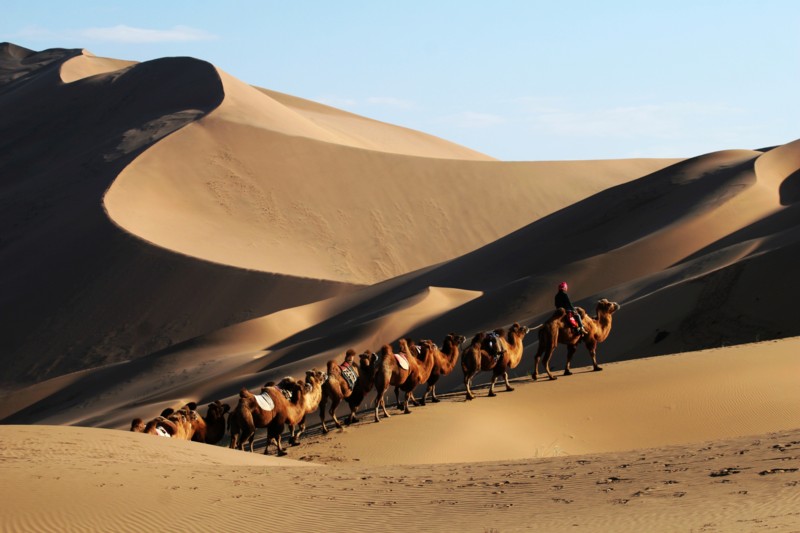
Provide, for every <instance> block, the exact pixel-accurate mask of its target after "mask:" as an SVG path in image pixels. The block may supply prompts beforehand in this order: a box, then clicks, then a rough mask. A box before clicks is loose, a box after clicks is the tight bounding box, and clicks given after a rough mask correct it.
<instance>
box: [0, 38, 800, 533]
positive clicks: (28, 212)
mask: <svg viewBox="0 0 800 533" xmlns="http://www.w3.org/2000/svg"><path fill="white" fill-rule="evenodd" d="M0 116H2V117H3V118H2V120H0V139H2V150H0V174H2V176H3V178H4V181H3V185H2V188H0V197H1V198H2V199H3V200H4V201H3V205H4V209H3V210H0V227H2V228H3V231H2V234H1V235H0V264H2V265H3V267H2V268H3V276H2V277H0V305H1V306H2V308H3V309H7V310H10V312H9V313H7V314H6V316H4V320H3V322H2V325H1V326H0V335H2V338H3V349H2V350H0V363H2V365H3V368H4V372H3V374H2V375H0V386H2V391H3V397H2V401H1V402H0V420H1V421H2V422H3V423H4V424H17V425H13V426H0V457H1V458H2V460H0V462H2V463H3V477H4V480H6V483H4V484H3V489H2V494H0V501H4V502H6V504H5V505H4V507H3V512H2V525H1V526H0V527H2V529H4V530H64V529H75V530H98V529H105V530H122V531H132V530H135V531H139V530H142V529H151V528H155V527H158V528H159V529H164V530H187V529H191V530H197V531H219V530H231V529H239V528H244V527H252V523H253V522H252V521H253V517H254V516H257V517H259V518H260V519H263V517H264V516H267V515H270V513H271V511H273V510H274V509H275V508H276V505H280V508H281V516H293V517H296V518H297V520H295V521H292V522H291V528H292V529H293V530H295V529H296V530H300V531H319V530H323V529H324V530H329V531H340V530H351V529H352V523H353V517H352V516H348V515H347V514H346V513H340V512H338V511H339V510H341V509H342V508H347V509H350V510H352V511H353V512H354V514H355V515H356V516H357V523H360V524H372V525H373V529H374V528H377V529H378V530H385V529H390V528H391V529H396V528H397V527H399V526H398V524H401V523H402V524H403V525H404V526H405V527H409V526H410V527H411V528H412V529H415V530H430V531H453V530H466V531H516V530H522V529H527V528H529V527H531V526H532V525H533V524H539V523H541V524H546V529H547V530H548V531H561V530H566V529H570V530H575V529H585V530H590V531H598V530H599V531H608V530H615V531H642V530H658V531H689V530H703V529H705V530H720V531H723V530H724V531H752V530H755V529H757V528H759V527H765V528H772V529H775V530H780V531H792V530H797V529H798V527H800V515H798V514H797V511H796V509H797V504H798V496H797V494H798V493H797V491H796V487H797V483H798V482H799V481H800V479H799V478H798V476H799V475H800V474H798V471H797V468H798V467H800V465H798V464H797V463H798V460H800V459H798V456H797V451H796V450H797V447H798V446H800V435H799V434H798V428H799V427H800V410H799V409H798V406H799V405H800V402H798V400H800V398H798V396H797V395H798V391H800V389H799V388H798V387H797V386H796V384H797V383H796V381H797V375H798V370H800V368H798V366H797V361H796V357H794V354H795V353H796V351H797V348H798V339H800V326H799V325H798V324H800V323H798V322H797V321H796V320H795V319H794V313H793V312H792V309H793V306H794V305H795V303H796V301H797V296H798V286H797V284H796V283H795V270H796V268H795V265H797V264H798V260H800V237H798V235H800V233H798V231H797V228H798V225H800V210H799V209H798V207H797V205H798V203H797V199H798V198H800V193H799V191H800V185H798V184H800V181H798V178H797V176H798V172H800V141H794V142H788V143H787V144H784V145H781V146H776V147H773V148H769V149H766V148H765V149H759V150H753V149H748V148H747V147H731V149H730V150H724V151H720V152H715V153H711V154H700V155H697V156H696V157H691V158H689V159H682V160H678V159H673V160H654V159H636V160H607V161H545V162H504V161H497V160H495V159H494V158H492V157H491V155H485V154H481V153H478V152H476V151H474V150H472V149H470V148H467V147H462V146H458V145H456V144H454V143H451V142H449V141H446V140H444V139H438V138H436V137H433V136H431V135H428V134H425V133H423V132H417V131H413V130H410V129H407V128H401V127H397V126H394V125H391V124H386V123H382V122H379V121H375V120H372V119H369V118H366V117H360V116H357V115H354V114H352V113H348V112H345V111H342V110H338V109H334V108H332V107H329V106H325V105H322V104H319V103H316V102H311V101H308V100H303V99H301V98H297V97H294V96H291V95H286V94H282V93H279V92H275V91H272V90H269V89H262V88H257V87H253V86H250V85H247V84H246V83H245V82H244V81H242V80H237V79H235V78H234V77H232V76H230V75H228V74H227V73H225V72H223V71H222V70H220V69H218V68H217V67H215V66H214V65H211V64H209V63H207V62H205V61H202V60H198V59H194V58H164V59H157V60H154V61H148V62H144V63H136V62H132V61H126V60H119V59H112V58H101V57H96V56H94V55H92V54H91V53H90V52H88V51H86V50H68V49H53V50H45V51H41V52H35V51H32V50H27V49H25V48H22V47H19V46H16V45H13V44H9V43H3V44H0ZM565 279H566V280H568V281H569V283H570V285H571V291H570V295H571V297H572V300H573V302H575V303H577V304H578V305H581V306H583V307H585V308H586V309H587V310H588V311H589V312H590V313H591V312H593V311H594V307H595V304H596V302H597V300H599V299H600V298H608V299H610V300H613V301H616V302H618V303H620V304H622V308H621V309H620V310H619V311H618V312H617V313H615V315H614V318H613V328H612V331H611V334H610V335H609V337H608V339H607V340H606V341H605V342H603V343H602V344H601V345H600V347H599V350H598V357H599V359H600V362H601V364H602V365H603V366H604V367H605V371H604V372H602V373H591V372H586V371H583V370H584V369H582V370H581V371H579V372H576V375H574V376H572V377H570V378H565V379H559V380H557V381H554V382H549V381H547V382H542V381H541V380H540V382H537V383H533V382H532V381H531V380H530V378H529V374H530V372H531V370H532V366H533V355H534V353H535V352H536V350H537V348H538V337H537V327H538V326H539V325H540V324H541V323H542V322H543V321H544V320H546V319H547V318H548V317H549V316H550V315H551V314H552V305H553V293H554V292H555V289H554V287H555V286H556V284H557V283H558V282H559V281H561V280H565ZM514 322H518V323H520V324H522V325H526V326H530V327H532V328H533V331H532V332H531V333H530V334H528V336H527V337H526V339H525V341H524V353H523V357H522V361H521V364H520V365H519V366H518V367H516V368H514V369H511V371H510V375H511V377H512V378H513V380H514V384H515V385H514V386H515V387H516V390H515V391H514V392H510V393H500V394H499V396H498V397H497V398H491V399H489V398H485V397H479V398H478V399H476V400H474V401H472V402H466V401H465V400H464V399H463V383H462V375H461V371H460V369H456V371H455V372H453V373H451V374H450V375H448V376H446V377H444V378H442V380H441V381H440V382H439V384H438V385H437V390H438V391H439V393H440V395H444V396H445V400H444V401H443V402H442V403H439V404H436V405H429V406H426V407H424V408H414V409H413V414H412V415H409V416H393V417H392V418H391V419H388V420H385V421H382V422H381V423H380V424H375V423H374V422H372V421H371V417H370V416H369V413H368V412H365V415H364V416H362V421H361V422H359V423H358V424H356V425H354V426H351V427H348V428H346V429H344V430H342V431H334V432H332V433H330V434H328V435H326V436H322V435H321V434H320V431H319V428H318V427H317V426H316V425H315V424H316V422H317V417H316V414H313V415H311V417H310V423H311V424H312V427H311V428H310V431H309V434H308V435H307V437H306V439H305V442H303V443H302V444H301V445H300V446H299V447H294V448H291V449H290V457H292V458H296V459H299V458H302V459H304V461H305V462H302V463H298V462H295V461H279V460H277V459H276V458H273V457H266V458H265V457H262V456H261V455H260V454H246V453H242V452H236V451H230V450H227V449H225V448H221V447H213V446H208V445H200V444H194V443H181V442H173V441H171V440H167V439H158V438H155V437H150V436H144V435H138V434H131V433H129V432H127V431H124V432H123V431H109V430H108V429H98V428H111V429H126V428H127V427H129V424H130V421H131V419H132V418H134V417H142V418H151V417H153V416H155V415H157V414H158V413H159V412H160V411H161V410H162V409H164V408H166V407H172V408H178V407H180V406H182V405H184V404H185V403H187V402H190V401H195V402H198V403H199V404H201V405H203V404H206V403H208V402H211V401H213V400H217V399H219V400H222V401H225V402H227V403H228V404H229V405H231V406H233V405H235V403H236V401H237V400H238V392H239V390H240V389H241V388H242V387H246V388H249V389H252V390H255V389H257V388H259V387H260V386H261V385H263V384H264V383H265V382H268V381H277V380H279V379H280V378H282V377H284V376H295V377H300V376H302V375H304V372H305V371H306V370H308V369H310V368H312V367H316V368H324V367H325V364H326V362H327V361H328V360H329V359H336V360H340V359H341V358H342V356H343V354H344V352H345V351H346V350H348V349H350V348H353V349H356V350H358V351H363V350H370V351H374V350H377V349H378V348H379V347H380V346H381V345H383V344H385V343H395V346H396V341H397V340H398V339H399V338H401V337H406V336H408V337H411V338H415V339H421V338H430V339H433V340H435V341H437V342H438V341H440V340H441V339H442V338H443V337H444V335H445V334H447V333H448V332H456V333H459V334H462V335H465V336H466V337H468V338H471V337H472V335H474V334H475V333H477V332H481V331H487V330H490V329H494V328H497V327H507V326H509V325H510V324H512V323H514ZM564 353H565V349H564V348H563V347H560V348H559V349H558V350H557V351H556V352H555V355H554V362H553V367H554V368H555V369H560V368H563V363H564ZM653 356H662V357H653ZM588 361H589V360H588V357H587V355H586V351H585V348H583V347H580V348H579V350H578V353H577V355H576V358H575V361H574V366H576V367H582V366H583V365H586V364H587V363H588ZM556 373H557V374H560V372H556ZM488 379H489V375H488V373H485V374H483V375H481V376H480V377H479V378H478V380H477V384H478V386H479V387H480V386H482V385H483V384H485V383H486V382H487V380H488ZM500 389H502V387H500ZM483 394H485V390H484V389H479V396H480V395H483ZM372 402H374V392H373V393H371V394H370V395H369V396H368V399H367V403H366V404H365V405H369V404H371V403H372ZM202 410H203V409H201V411H202ZM344 411H345V409H344V408H341V411H340V414H341V415H343V414H344ZM30 424H40V425H39V426H32V425H30ZM72 426H82V427H72ZM261 437H263V436H261ZM258 442H259V444H260V446H262V447H263V444H264V443H263V439H262V440H259V441H258ZM309 461H310V462H311V463H313V464H311V465H308V462H309ZM295 466H306V468H294V467H295ZM76 495H79V496H77V497H76ZM43 501H46V502H47V505H44V506H43V505H42V502H43ZM676 510H679V512H677V513H676V512H675V511H676ZM272 514H274V513H272ZM270 516H271V515H270ZM270 523H271V522H270ZM287 524H288V523H287ZM576 526H577V527H576ZM277 527H278V528H279V529H280V528H282V527H283V528H288V527H289V526H288V525H284V524H283V523H281V524H280V525H278V526H277Z"/></svg>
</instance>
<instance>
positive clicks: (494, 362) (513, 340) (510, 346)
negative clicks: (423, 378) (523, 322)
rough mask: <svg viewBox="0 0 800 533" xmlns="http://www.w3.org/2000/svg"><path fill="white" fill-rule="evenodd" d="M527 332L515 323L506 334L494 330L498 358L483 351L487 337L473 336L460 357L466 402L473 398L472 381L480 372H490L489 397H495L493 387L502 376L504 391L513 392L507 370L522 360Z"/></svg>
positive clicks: (524, 327) (481, 334)
mask: <svg viewBox="0 0 800 533" xmlns="http://www.w3.org/2000/svg"><path fill="white" fill-rule="evenodd" d="M529 331H530V330H529V329H528V327H527V326H520V325H519V324H517V323H516V322H515V323H514V324H512V326H511V327H510V328H509V330H508V333H507V334H504V332H503V330H502V329H498V330H495V333H496V334H497V342H498V344H499V351H500V355H499V356H498V357H494V356H492V355H491V354H490V353H489V352H487V351H486V350H485V349H484V347H485V343H486V340H487V338H488V336H487V335H485V334H483V333H479V334H477V335H475V337H474V338H473V339H472V343H471V344H470V346H469V347H468V348H467V349H466V350H464V354H463V355H462V356H461V369H462V370H463V371H464V386H465V387H466V389H467V396H466V397H467V400H472V399H473V398H475V394H473V392H472V389H471V384H472V379H473V378H474V377H475V375H476V374H477V373H478V372H481V371H487V370H491V371H492V382H491V385H490V386H489V396H496V394H495V392H494V385H495V383H496V382H497V378H499V377H500V376H503V379H504V381H505V384H506V391H509V392H510V391H513V390H514V388H513V387H512V386H511V385H510V384H509V382H508V370H509V369H511V368H516V367H517V365H519V363H520V361H521V360H522V352H523V343H522V341H523V340H524V339H525V335H527V334H528V332H529Z"/></svg>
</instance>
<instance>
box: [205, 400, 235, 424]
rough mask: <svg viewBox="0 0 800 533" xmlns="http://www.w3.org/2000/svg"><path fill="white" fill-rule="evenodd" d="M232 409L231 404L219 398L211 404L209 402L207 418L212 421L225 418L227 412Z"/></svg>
mask: <svg viewBox="0 0 800 533" xmlns="http://www.w3.org/2000/svg"><path fill="white" fill-rule="evenodd" d="M230 410H231V406H230V405H228V404H227V403H222V402H220V401H219V400H214V401H213V402H211V403H210V404H208V410H207V411H206V420H207V421H209V422H211V421H214V420H223V419H224V418H225V413H227V412H228V411H230Z"/></svg>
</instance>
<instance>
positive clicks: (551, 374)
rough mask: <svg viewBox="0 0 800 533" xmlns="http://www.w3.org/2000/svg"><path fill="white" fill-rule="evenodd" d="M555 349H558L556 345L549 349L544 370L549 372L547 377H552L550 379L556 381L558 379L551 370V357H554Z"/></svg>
mask: <svg viewBox="0 0 800 533" xmlns="http://www.w3.org/2000/svg"><path fill="white" fill-rule="evenodd" d="M554 351H556V347H555V346H550V349H549V350H548V351H547V357H545V358H544V371H545V372H547V377H548V378H549V379H550V381H555V380H556V379H558V378H556V377H555V376H554V375H553V373H552V372H551V371H550V359H551V358H552V357H553V352H554Z"/></svg>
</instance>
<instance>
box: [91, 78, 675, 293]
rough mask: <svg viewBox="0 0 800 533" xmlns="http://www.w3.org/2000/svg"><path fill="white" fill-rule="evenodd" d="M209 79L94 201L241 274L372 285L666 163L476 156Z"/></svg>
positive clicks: (164, 241)
mask: <svg viewBox="0 0 800 533" xmlns="http://www.w3.org/2000/svg"><path fill="white" fill-rule="evenodd" d="M220 76H221V78H222V80H223V85H224V90H225V99H224V100H223V102H222V104H221V105H220V106H219V107H218V108H217V109H215V110H214V111H212V112H211V113H209V114H208V115H207V116H206V117H204V118H202V119H200V120H199V121H197V122H195V123H193V124H190V125H189V126H187V127H184V128H182V129H181V130H180V131H178V132H175V133H174V134H172V135H170V136H169V137H168V138H166V139H163V140H161V141H160V142H158V143H157V144H155V145H154V146H152V147H151V148H150V149H148V150H147V151H146V152H145V153H144V154H143V155H142V156H140V157H139V158H137V159H136V160H135V161H134V162H133V163H132V164H130V165H129V166H128V167H127V168H126V169H125V170H124V171H123V172H122V173H121V174H120V176H119V177H118V178H117V180H116V181H115V182H114V184H113V186H112V187H111V188H110V189H109V191H108V193H107V194H106V196H105V200H104V202H105V206H106V208H107V209H108V212H109V214H110V216H111V217H112V218H113V219H114V220H115V221H116V222H117V223H118V224H120V225H121V226H122V227H124V228H125V229H127V230H128V231H130V232H132V233H134V234H136V235H138V236H140V237H142V238H144V239H146V240H148V241H150V242H152V243H155V244H157V245H160V246H163V247H165V248H169V249H171V250H175V251H178V252H181V253H184V254H187V255H190V256H195V257H199V258H203V259H207V260H210V261H214V262H218V263H223V264H227V265H232V266H237V267H242V268H247V269H253V270H260V271H265V272H276V273H284V274H291V275H297V276H303V277H309V278H317V279H327V280H337V281H346V282H351V283H362V284H369V283H374V282H376V281H380V280H383V279H387V278H390V277H394V276H397V275H400V274H403V273H406V272H409V271H412V270H415V269H418V268H422V267H425V266H428V265H431V264H435V263H438V262H441V261H444V260H448V259H451V258H453V257H456V256H458V255H461V254H463V253H465V252H468V251H470V250H473V249H475V248H477V247H479V246H481V245H483V244H486V243H488V242H491V241H492V240H495V239H497V238H498V237H500V236H502V235H504V234H506V233H508V232H510V231H513V230H515V229H517V228H519V227H521V226H523V225H525V224H527V223H529V222H531V221H532V220H535V219H536V218H538V217H541V216H543V215H546V214H548V213H550V212H553V211H554V210H557V209H558V208H559V207H563V206H565V205H569V204H570V203H572V202H574V201H576V200H577V199H580V198H583V197H584V196H586V195H588V194H591V193H593V192H597V191H599V190H602V189H604V188H607V187H608V186H610V185H614V184H618V183H621V182H625V181H629V180H631V179H635V178H637V177H639V176H642V175H644V174H647V173H649V172H651V171H653V170H656V169H659V168H662V167H664V166H665V165H667V164H669V163H671V162H674V160H628V161H599V162H591V163H590V162H544V163H502V162H496V161H486V160H484V161H476V160H474V159H475V158H476V157H478V156H476V154H475V152H473V151H472V150H468V149H463V150H461V149H460V148H459V147H457V146H456V145H454V144H452V143H449V142H446V141H442V140H440V139H436V138H435V137H432V136H429V135H425V134H421V133H419V132H415V131H413V130H407V129H403V128H397V127H395V126H390V125H387V124H382V123H379V122H377V121H371V120H368V119H363V118H360V117H356V116H354V115H352V114H349V113H344V112H336V111H335V110H332V109H331V108H327V107H325V106H321V105H319V104H313V103H298V102H301V101H300V100H299V99H296V98H292V97H288V96H285V95H279V94H277V93H274V92H265V91H262V90H258V89H256V88H254V87H251V86H248V85H245V84H244V83H242V82H240V81H238V80H236V79H234V78H232V77H230V76H229V75H227V74H225V73H223V72H221V73H220ZM423 156H424V157H423ZM484 159H485V158H484ZM578 180H580V185H577V183H578ZM471 206H472V207H473V208H470V207H471ZM465 218H469V222H468V223H465ZM412 250H413V252H412Z"/></svg>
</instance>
